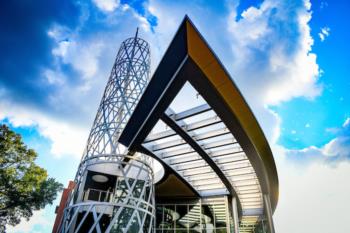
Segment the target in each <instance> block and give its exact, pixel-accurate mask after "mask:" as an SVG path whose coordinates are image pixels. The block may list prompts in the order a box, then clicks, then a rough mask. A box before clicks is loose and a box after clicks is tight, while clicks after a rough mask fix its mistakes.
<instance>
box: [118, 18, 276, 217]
mask: <svg viewBox="0 0 350 233" xmlns="http://www.w3.org/2000/svg"><path fill="white" fill-rule="evenodd" d="M206 58H208V59H209V60H205V59H206ZM186 82H189V83H190V84H191V85H192V86H193V87H194V89H195V90H196V91H197V92H198V94H199V95H201V96H202V97H203V99H204V100H205V101H206V102H207V103H206V104H204V105H201V106H198V107H195V108H193V109H189V110H186V111H184V112H181V113H174V112H172V111H171V109H169V106H170V103H171V102H172V101H173V100H174V98H175V97H176V95H177V94H178V93H179V92H180V90H181V88H182V87H183V86H184V84H185V83H186ZM225 82H226V84H227V85H226V86H224V85H223V83H225ZM230 88H231V90H232V92H227V91H226V90H229V89H230ZM228 101H230V102H228ZM234 102H238V103H239V106H238V107H237V106H232V105H233V104H232V103H234ZM238 108H239V109H238ZM211 110H214V111H215V113H216V117H218V118H220V122H223V123H224V124H225V126H226V127H227V129H228V131H229V133H230V134H232V135H233V138H231V139H230V138H227V139H224V140H218V141H215V140H211V141H210V142H208V143H201V140H196V137H198V134H195V133H192V130H191V131H189V130H188V129H187V125H186V124H185V123H183V121H182V120H184V119H186V118H190V117H192V116H195V115H198V114H201V113H204V112H206V111H211ZM141 115H142V116H146V117H142V118H141V117H140V116H141ZM245 118H247V119H248V120H246V119H245ZM159 119H161V120H162V121H163V122H165V123H166V125H168V126H169V127H170V128H171V130H166V131H163V132H159V133H156V134H151V130H152V128H153V127H155V125H156V123H157V121H158V120H159ZM211 120H212V119H211ZM202 121H206V122H208V121H207V119H203V120H202ZM217 121H219V120H217ZM244 121H247V122H248V123H249V124H251V126H250V125H247V122H244ZM195 123H197V122H195ZM204 124H206V123H204ZM247 127H248V128H247ZM194 131H195V130H194ZM252 131H254V132H252ZM218 132H219V131H217V132H216V133H217V134H218V135H220V133H218ZM216 133H213V132H210V133H208V134H207V135H204V136H203V135H201V136H200V137H199V139H200V138H201V137H203V138H205V137H209V136H208V135H210V134H212V135H215V134H216ZM174 135H178V136H180V137H181V139H177V141H168V142H164V141H162V142H161V143H160V144H158V143H157V141H158V140H163V139H166V138H169V137H172V136H174ZM213 138H215V137H214V136H213ZM119 141H120V142H121V143H122V144H123V145H125V146H126V147H128V148H129V150H131V151H137V150H139V148H140V147H144V148H147V149H148V151H150V153H151V154H153V156H154V157H156V158H158V159H160V160H162V161H164V163H163V164H166V165H167V166H165V169H166V170H169V169H170V167H171V168H172V169H171V170H172V171H175V172H176V173H177V174H179V175H181V176H182V177H184V179H185V180H186V181H187V182H185V183H186V184H187V185H188V184H189V185H190V186H192V187H193V188H194V189H196V190H198V191H199V193H200V195H201V196H205V195H213V193H211V194H209V193H210V192H209V193H208V191H210V190H215V193H216V194H217V195H223V194H225V189H226V190H228V191H229V192H228V193H227V191H226V194H230V195H231V196H234V197H236V198H237V204H238V214H239V215H240V216H241V215H243V214H246V213H249V212H253V211H251V210H254V213H263V211H262V210H263V207H264V204H263V199H262V193H267V194H268V195H269V196H270V197H271V198H272V202H273V205H271V208H272V209H274V208H275V207H276V204H277V197H278V194H277V193H276V190H278V179H277V173H276V169H275V165H274V161H273V157H272V154H271V151H270V149H269V146H268V144H267V141H266V139H265V138H264V135H263V133H262V131H261V128H260V127H259V125H258V123H257V122H256V119H255V118H254V116H253V114H252V112H251V111H250V109H249V107H248V105H247V104H246V102H245V101H244V99H243V97H242V96H241V94H240V93H239V90H238V89H237V87H236V86H235V85H234V83H233V82H232V80H231V79H230V77H229V76H228V73H227V72H226V70H225V69H224V68H223V66H222V65H221V63H220V62H219V61H218V59H217V58H216V57H215V55H213V52H212V51H211V49H210V48H209V46H208V45H207V44H206V42H205V41H204V39H203V38H202V37H201V35H200V34H199V33H198V31H197V30H196V29H195V27H194V26H193V24H192V23H191V22H190V20H189V19H188V18H185V20H184V21H183V23H182V25H181V26H180V28H179V30H178V32H177V34H176V35H175V37H174V39H173V41H172V42H171V45H170V46H169V48H168V50H167V52H166V53H165V55H164V57H163V59H162V61H161V63H160V65H159V67H158V68H157V69H156V71H155V73H154V75H153V78H152V80H151V81H150V84H149V85H148V87H147V89H146V90H145V93H144V95H143V96H142V98H141V99H140V102H139V103H138V105H137V107H136V108H135V111H134V112H133V114H132V116H131V118H130V120H129V122H128V124H127V126H126V130H125V131H123V133H122V134H121V136H120V138H119ZM203 141H205V139H204V140H203ZM225 145H227V146H228V145H237V150H234V152H232V151H231V153H230V152H227V151H225V149H224V150H223V151H221V152H217V149H216V148H221V147H223V146H225ZM211 151H213V154H215V153H216V154H217V155H218V156H216V157H213V156H212V154H211ZM241 152H242V154H238V155H239V156H238V158H237V159H236V158H234V159H233V158H232V160H230V158H231V157H233V156H234V154H236V153H241ZM225 153H227V155H228V156H226V157H223V160H221V156H220V154H225ZM243 153H244V155H245V156H246V157H243V158H242V155H243ZM196 154H198V155H199V156H200V157H201V158H202V159H203V161H204V162H205V163H202V162H201V163H198V164H199V166H197V167H195V166H193V168H191V166H192V165H191V163H192V164H193V163H195V161H196V160H197V159H198V158H199V157H198V156H196ZM230 154H231V156H230ZM185 155H187V156H188V157H189V156H190V155H191V157H193V160H192V161H187V164H186V167H187V168H191V169H184V166H185V165H184V163H186V161H184V160H185V159H184V158H185ZM193 155H194V156H193ZM180 156H183V157H180ZM178 158H181V159H182V162H179V160H177V159H178ZM240 160H241V161H240ZM246 161H247V163H246ZM181 166H183V167H182V168H181ZM208 169H209V170H208ZM210 169H211V170H214V171H215V174H216V175H218V176H219V178H220V181H219V182H218V183H215V182H214V181H213V180H215V177H212V179H213V180H211V183H210V184H207V185H205V184H204V183H201V182H198V177H199V176H200V175H203V174H207V173H208V172H209V171H211V170H210ZM194 176H195V177H196V181H193V182H192V180H191V177H194ZM236 177H239V179H237V178H236ZM242 177H245V178H242ZM220 182H221V184H224V186H223V187H221V186H220V185H221V184H220ZM230 186H231V187H232V188H230ZM203 190H205V192H203ZM255 209H258V211H255Z"/></svg>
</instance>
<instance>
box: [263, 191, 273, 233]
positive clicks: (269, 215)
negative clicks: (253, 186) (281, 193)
mask: <svg viewBox="0 0 350 233" xmlns="http://www.w3.org/2000/svg"><path fill="white" fill-rule="evenodd" d="M264 204H265V213H266V217H267V222H268V226H269V230H270V233H275V226H274V225H273V218H272V209H271V202H270V197H269V195H267V194H264Z"/></svg>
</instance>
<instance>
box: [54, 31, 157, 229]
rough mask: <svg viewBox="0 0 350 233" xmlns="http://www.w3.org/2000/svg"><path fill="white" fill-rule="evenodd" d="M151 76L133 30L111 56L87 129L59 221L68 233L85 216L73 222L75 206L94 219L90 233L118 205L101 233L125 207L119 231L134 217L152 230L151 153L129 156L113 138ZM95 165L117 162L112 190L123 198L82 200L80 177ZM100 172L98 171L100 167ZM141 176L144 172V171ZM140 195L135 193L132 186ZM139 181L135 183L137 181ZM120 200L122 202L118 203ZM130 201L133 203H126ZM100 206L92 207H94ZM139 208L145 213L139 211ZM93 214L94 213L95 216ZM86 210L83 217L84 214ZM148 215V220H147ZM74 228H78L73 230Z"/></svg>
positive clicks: (142, 42)
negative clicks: (93, 115) (82, 149)
mask: <svg viewBox="0 0 350 233" xmlns="http://www.w3.org/2000/svg"><path fill="white" fill-rule="evenodd" d="M149 74H150V48H149V45H148V43H147V42H146V41H145V40H143V39H141V38H139V37H138V30H137V31H136V34H135V36H134V37H132V38H128V39H126V40H125V41H123V42H122V44H121V46H120V49H119V51H118V54H117V56H116V59H115V62H114V65H113V68H112V71H111V74H110V77H109V80H108V83H107V85H106V88H105V91H104V93H103V96H102V100H101V103H100V106H99V108H98V111H97V114H96V118H95V120H94V123H93V126H92V128H91V131H90V135H89V138H88V141H87V145H86V149H85V151H84V153H83V156H82V159H81V162H80V165H79V167H78V172H77V174H76V177H75V183H76V186H75V189H74V191H73V192H72V195H71V197H70V200H69V202H68V204H67V207H66V209H65V217H64V218H63V221H62V224H61V232H72V231H73V230H74V229H75V227H79V226H81V225H82V224H83V222H84V221H85V219H86V218H83V219H82V220H81V221H80V222H76V220H75V219H74V218H71V216H72V215H71V214H70V213H71V212H72V213H73V212H74V214H73V216H77V214H78V212H79V208H80V206H85V207H88V209H87V212H86V213H87V214H88V213H89V212H90V213H92V214H93V217H94V224H93V225H92V226H91V229H90V231H89V232H92V231H93V230H94V229H96V231H97V232H100V227H99V221H100V219H101V216H102V215H103V214H106V211H107V210H109V209H111V208H112V209H113V208H115V207H116V206H118V210H117V211H113V213H111V214H112V217H111V221H110V226H109V227H108V229H107V231H106V232H109V230H110V229H111V228H112V226H115V224H117V223H118V222H119V221H121V219H123V218H125V217H126V215H125V214H124V212H125V211H131V213H132V214H131V215H130V216H129V220H128V221H129V223H128V225H127V226H125V227H124V229H123V230H122V231H123V232H127V231H128V229H129V227H131V226H130V224H131V223H132V221H133V219H134V220H135V219H136V221H137V223H138V226H139V231H138V232H143V229H144V228H145V229H146V228H147V229H149V230H148V232H153V230H154V229H153V228H154V222H155V221H154V218H155V216H154V202H155V199H154V180H153V171H152V166H151V160H150V157H149V156H147V155H134V156H130V155H132V153H129V152H128V151H127V150H126V148H125V147H124V146H123V145H122V144H120V143H119V142H118V138H119V136H120V134H121V133H122V131H123V130H124V128H125V125H126V124H127V122H128V120H129V118H130V115H131V114H132V112H133V111H134V109H135V107H136V104H137V102H138V100H139V99H140V97H141V95H142V93H143V92H144V90H145V88H146V85H147V83H148V81H149ZM98 164H117V165H118V168H119V172H118V173H119V176H118V177H117V184H116V189H117V190H118V189H120V188H121V187H122V185H121V184H122V183H120V182H123V184H125V186H126V189H124V190H120V192H125V193H126V194H125V195H126V196H125V197H124V198H123V199H122V200H119V199H118V198H112V200H113V201H112V202H98V203H96V202H93V201H87V202H82V201H84V200H83V196H82V195H83V191H82V190H83V189H84V185H85V176H86V174H87V170H88V169H89V167H91V166H96V165H98ZM101 172H102V173H103V170H101ZM145 174H146V175H145ZM140 183H141V184H142V187H141V194H140V195H139V196H138V197H134V192H135V189H136V187H137V188H138V189H139V188H140V187H139V186H140ZM136 184H138V185H136ZM120 201H121V202H120ZM130 203H134V205H131V204H130ZM101 205H102V206H104V207H105V208H103V209H101V208H99V210H98V211H97V210H95V209H96V208H95V207H96V206H101ZM140 211H144V212H145V213H146V214H144V215H141V214H140ZM97 212H98V217H96V216H97ZM87 214H86V216H87ZM146 219H147V221H146ZM75 231H77V230H75Z"/></svg>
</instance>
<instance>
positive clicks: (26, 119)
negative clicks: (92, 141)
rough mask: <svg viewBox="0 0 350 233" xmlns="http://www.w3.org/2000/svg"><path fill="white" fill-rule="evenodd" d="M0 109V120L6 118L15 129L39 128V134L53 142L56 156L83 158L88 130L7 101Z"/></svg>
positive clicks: (3, 102)
mask: <svg viewBox="0 0 350 233" xmlns="http://www.w3.org/2000/svg"><path fill="white" fill-rule="evenodd" d="M0 109H2V111H1V112H0V120H3V119H5V118H6V119H7V120H8V121H9V122H10V123H11V124H12V125H13V126H14V127H19V126H26V127H37V128H38V131H39V133H40V134H41V135H42V136H44V137H46V138H48V139H49V140H50V141H51V153H52V154H53V155H54V156H57V157H60V156H64V155H69V156H74V157H76V158H80V157H81V155H82V152H83V149H84V146H85V143H86V140H87V136H88V131H87V130H86V129H84V128H81V127H79V126H76V125H72V124H69V123H67V122H64V121H61V120H58V119H54V118H52V117H49V116H46V115H45V114H43V113H41V112H39V111H36V110H35V109H33V108H30V109H29V108H27V107H25V106H17V105H15V104H13V103H8V102H5V101H1V102H0Z"/></svg>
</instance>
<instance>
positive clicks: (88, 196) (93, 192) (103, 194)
mask: <svg viewBox="0 0 350 233" xmlns="http://www.w3.org/2000/svg"><path fill="white" fill-rule="evenodd" d="M112 198H113V192H109V191H104V190H98V189H87V190H86V191H84V199H83V200H84V201H98V202H112Z"/></svg>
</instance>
